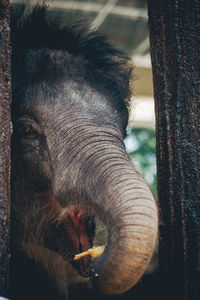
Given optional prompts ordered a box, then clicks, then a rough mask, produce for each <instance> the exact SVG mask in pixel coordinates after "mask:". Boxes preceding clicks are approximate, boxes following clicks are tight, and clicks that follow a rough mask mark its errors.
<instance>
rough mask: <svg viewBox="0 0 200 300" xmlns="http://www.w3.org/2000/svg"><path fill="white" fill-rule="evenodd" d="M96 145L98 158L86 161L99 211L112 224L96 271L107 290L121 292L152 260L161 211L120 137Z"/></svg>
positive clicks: (99, 215) (97, 210) (132, 283)
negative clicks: (158, 209) (158, 212)
mask: <svg viewBox="0 0 200 300" xmlns="http://www.w3.org/2000/svg"><path fill="white" fill-rule="evenodd" d="M97 148H98V150H97V149H96V150H97V151H95V149H94V153H99V155H97V156H96V159H95V162H94V160H92V161H93V163H92V165H91V163H90V162H91V158H90V159H88V161H87V167H88V168H89V173H90V174H91V175H92V177H91V176H88V182H87V186H88V187H89V191H90V199H91V201H92V202H93V205H94V210H95V215H97V216H98V217H99V218H100V219H101V220H102V221H103V222H104V223H105V225H106V227H107V231H108V242H107V246H106V248H105V251H104V253H103V254H102V256H100V257H99V258H98V259H97V260H96V261H95V262H94V263H93V265H92V269H93V270H94V274H96V277H95V281H96V284H97V286H98V288H99V289H100V290H101V291H102V292H103V293H106V294H121V293H123V292H125V291H127V290H128V289H130V288H131V287H132V286H133V285H134V284H135V283H137V281H138V280H139V279H140V278H141V276H142V274H143V273H144V271H145V270H146V268H147V266H148V264H149V262H150V259H151V257H152V254H153V251H154V247H155V241H156V236H157V209H156V205H155V201H154V198H153V196H152V194H151V192H150V190H149V188H148V186H147V184H146V183H145V181H144V180H143V178H142V177H141V176H140V174H138V172H137V171H136V170H135V168H134V166H133V165H132V163H131V161H130V159H129V157H128V155H127V153H126V150H125V147H124V144H123V142H121V141H119V139H118V140H116V143H115V142H114V141H112V142H110V143H107V144H104V145H103V143H102V144H101V146H100V145H98V147H97ZM100 149H101V150H100ZM92 166H93V167H92ZM84 174H85V172H84Z"/></svg>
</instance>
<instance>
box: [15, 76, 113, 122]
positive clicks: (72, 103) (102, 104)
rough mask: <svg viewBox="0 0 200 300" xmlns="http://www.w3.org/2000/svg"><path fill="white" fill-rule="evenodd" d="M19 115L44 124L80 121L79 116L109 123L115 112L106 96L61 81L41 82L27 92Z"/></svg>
mask: <svg viewBox="0 0 200 300" xmlns="http://www.w3.org/2000/svg"><path fill="white" fill-rule="evenodd" d="M20 113H22V114H23V113H28V114H31V115H34V116H35V117H36V118H37V119H41V120H43V121H49V120H53V119H54V120H56V121H57V122H59V120H62V122H63V121H64V120H65V119H66V118H67V117H68V116H69V118H78V119H79V118H80V116H85V117H88V118H89V117H90V116H91V117H92V116H93V118H94V119H96V118H97V117H98V116H99V117H98V118H99V119H101V121H103V120H102V117H103V118H105V119H106V118H107V119H108V120H109V119H110V118H111V116H112V115H115V114H116V112H115V110H114V109H113V108H112V105H111V104H110V102H109V100H108V99H107V97H106V96H104V95H102V94H101V93H99V92H97V91H96V90H94V89H92V88H91V87H90V86H88V85H87V84H85V83H83V84H82V85H80V84H78V83H77V82H75V81H72V80H62V81H59V82H54V83H53V84H52V85H50V84H49V83H48V82H39V83H37V84H34V85H29V86H27V87H25V88H24V90H23V92H22V93H21V98H20Z"/></svg>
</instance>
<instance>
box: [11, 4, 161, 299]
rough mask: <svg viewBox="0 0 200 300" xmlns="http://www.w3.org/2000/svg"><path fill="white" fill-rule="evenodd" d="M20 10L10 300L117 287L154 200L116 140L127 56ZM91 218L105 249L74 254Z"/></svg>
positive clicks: (137, 250)
mask: <svg viewBox="0 0 200 300" xmlns="http://www.w3.org/2000/svg"><path fill="white" fill-rule="evenodd" d="M20 14H21V15H20V16H19V15H17V16H16V17H13V19H12V22H11V36H12V49H13V52H12V93H13V103H12V122H13V136H12V237H11V242H12V253H11V288H10V291H11V298H12V299H20V300H23V299H29V300H30V299H48V300H50V299H68V289H69V286H70V285H71V284H72V283H74V282H77V281H79V280H83V278H86V279H85V280H86V281H89V278H90V279H91V281H92V282H93V283H94V285H95V286H96V288H97V289H99V290H100V291H101V292H102V293H105V294H113V295H114V294H120V293H123V292H125V291H127V290H128V289H130V288H131V287H132V286H133V285H135V284H136V283H137V282H138V280H139V279H140V278H141V276H142V275H143V273H144V271H145V269H146V268H147V266H148V264H149V261H150V259H151V256H152V253H153V250H154V246H155V240H156V235H157V211H156V205H155V202H154V199H153V197H152V194H151V192H150V191H149V188H148V186H147V185H146V183H145V182H144V180H143V179H142V177H141V176H140V175H139V174H138V172H137V171H136V169H135V168H134V166H133V165H132V163H131V161H130V159H129V157H128V155H127V153H126V150H125V147H124V143H123V138H124V136H125V130H126V126H127V120H128V105H129V99H130V96H131V92H130V87H129V85H130V80H131V74H132V65H131V62H130V61H129V59H128V58H126V57H125V56H124V55H123V54H122V53H121V52H120V51H118V50H116V49H114V48H113V47H112V46H110V45H109V44H108V43H107V42H106V41H105V39H104V38H103V37H101V36H100V35H98V34H97V33H96V32H91V31H90V30H88V29H87V28H83V27H82V26H80V24H78V25H77V26H75V25H74V24H59V23H58V20H52V19H51V20H48V19H47V17H46V14H47V13H46V9H45V8H44V7H36V8H35V9H34V10H33V11H32V12H31V13H30V14H29V15H26V17H23V16H22V15H23V13H22V12H20ZM96 218H98V219H99V220H101V222H102V223H104V225H105V227H106V229H107V235H108V237H107V242H106V247H105V250H104V252H103V254H102V255H101V256H100V257H99V258H96V259H93V260H92V259H91V257H90V256H88V255H87V256H84V257H82V258H81V259H80V260H77V261H74V260H73V257H74V255H76V254H78V253H80V252H83V251H86V250H87V249H89V248H91V247H92V246H93V244H94V243H93V242H94V240H96V238H95V223H96ZM95 243H97V244H98V241H97V242H95ZM94 246H96V244H95V245H94Z"/></svg>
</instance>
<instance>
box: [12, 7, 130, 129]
mask: <svg viewBox="0 0 200 300" xmlns="http://www.w3.org/2000/svg"><path fill="white" fill-rule="evenodd" d="M29 10H30V11H29V12H28V13H27V5H26V4H24V3H23V4H22V5H21V6H20V8H19V9H15V11H14V12H13V13H11V45H12V75H13V90H14V89H18V90H19V89H20V86H21V85H22V84H23V83H24V80H25V76H24V75H23V74H26V76H27V78H28V75H30V70H28V71H27V70H26V68H27V58H26V57H27V54H28V53H30V50H34V51H35V50H38V51H40V54H39V56H38V60H39V61H42V59H43V60H44V61H45V60H46V59H47V60H48V49H53V50H61V51H63V53H64V54H63V55H65V56H66V53H68V54H69V55H70V56H71V57H73V58H75V59H76V58H80V64H79V65H77V68H78V69H77V72H76V75H79V76H82V77H83V78H84V80H86V82H87V83H88V84H89V85H90V86H91V87H93V88H95V89H96V90H97V91H98V92H100V93H103V94H105V95H106V96H108V98H109V99H110V101H111V103H112V104H113V105H114V106H115V107H116V109H117V110H119V111H121V112H124V113H125V114H126V115H128V107H129V103H130V98H131V88H130V82H131V80H132V74H133V72H132V71H133V66H132V63H131V61H130V59H129V58H127V57H126V56H125V55H124V54H123V53H122V52H121V51H120V50H118V49H116V48H115V47H113V46H111V45H110V43H108V42H107V40H106V38H105V37H103V36H102V35H100V34H99V33H98V32H97V31H95V30H91V29H90V28H89V25H88V22H83V21H81V22H77V21H76V22H74V23H73V22H71V20H70V21H69V20H67V18H65V20H64V18H63V17H62V18H59V15H57V16H56V17H52V18H49V17H48V13H47V10H48V7H47V5H45V4H42V5H36V6H34V7H33V8H31V9H29ZM63 20H64V21H63ZM83 24H84V25H83ZM32 55H33V54H32ZM55 56H56V51H55ZM49 63H50V61H49V62H48V63H46V65H47V66H48V65H49ZM29 65H30V62H29ZM29 67H30V66H29ZM38 68H39V67H38V64H35V67H34V64H32V66H31V74H32V77H31V78H32V80H34V78H35V79H38V78H39V79H41V78H42V79H44V80H45V76H46V77H47V76H49V72H48V73H47V70H45V68H42V69H40V70H38ZM53 70H54V68H53ZM59 70H60V71H59V72H58V73H59V74H57V75H56V72H52V74H54V78H51V80H54V79H55V80H57V76H63V77H64V76H65V72H66V71H65V69H64V64H63V67H62V68H60V66H59ZM54 71H55V70H54ZM38 74H40V76H38ZM22 77H23V79H21V78H22ZM76 78H77V77H76ZM46 79H47V78H46ZM73 79H74V78H73ZM26 80H27V79H26ZM75 80H76V79H75ZM77 80H78V78H77ZM126 123H127V122H126Z"/></svg>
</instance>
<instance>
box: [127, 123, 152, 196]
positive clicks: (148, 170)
mask: <svg viewBox="0 0 200 300" xmlns="http://www.w3.org/2000/svg"><path fill="white" fill-rule="evenodd" d="M127 133H128V134H127V137H126V139H125V145H126V149H127V151H128V153H129V155H130V157H131V159H132V161H133V164H134V165H135V167H136V168H137V170H138V171H139V172H140V174H141V175H142V176H143V177H144V178H145V180H146V181H147V183H148V184H149V186H150V188H151V190H152V192H153V194H154V196H155V198H157V175H156V136H155V130H153V129H142V128H130V127H129V129H128V132H127Z"/></svg>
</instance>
